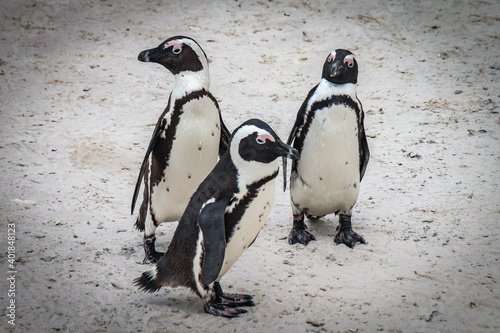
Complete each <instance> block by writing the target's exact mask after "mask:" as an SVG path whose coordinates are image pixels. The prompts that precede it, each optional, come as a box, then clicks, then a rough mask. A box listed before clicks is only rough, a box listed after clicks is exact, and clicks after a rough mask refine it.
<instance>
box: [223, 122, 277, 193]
mask: <svg viewBox="0 0 500 333" xmlns="http://www.w3.org/2000/svg"><path fill="white" fill-rule="evenodd" d="M255 132H256V133H257V135H258V136H267V135H269V136H272V135H271V134H270V133H269V132H268V131H266V130H264V129H262V128H259V127H257V126H254V125H246V126H243V127H241V128H240V129H239V130H238V131H237V132H236V133H235V134H234V136H233V138H232V140H231V146H230V147H229V149H230V152H231V159H232V161H233V163H234V165H235V166H236V168H237V169H238V170H239V175H238V185H239V186H240V188H241V186H243V185H248V184H251V183H253V182H255V181H257V180H259V179H262V178H264V177H266V176H269V175H271V174H272V173H273V172H275V171H276V170H277V169H278V167H279V164H278V162H277V161H278V159H276V161H274V163H261V162H257V161H246V160H244V159H243V158H242V157H241V156H240V153H239V146H240V142H241V140H242V139H244V138H246V137H247V136H249V135H252V134H253V133H255ZM273 139H274V138H273Z"/></svg>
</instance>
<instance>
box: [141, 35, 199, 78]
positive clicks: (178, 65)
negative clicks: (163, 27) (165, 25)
mask: <svg viewBox="0 0 500 333" xmlns="http://www.w3.org/2000/svg"><path fill="white" fill-rule="evenodd" d="M138 60H139V61H143V62H156V63H158V64H160V65H163V66H164V67H165V68H167V69H168V70H169V71H171V72H172V74H174V75H176V74H179V73H181V72H184V71H191V72H197V71H201V70H203V69H205V68H208V61H207V55H206V54H205V52H204V51H203V49H202V48H201V47H200V45H199V44H198V43H197V42H196V41H195V40H194V39H192V38H189V37H184V36H175V37H171V38H169V39H167V40H166V41H164V42H163V43H161V44H160V45H159V46H158V47H156V48H154V49H149V50H145V51H142V52H141V53H140V54H139V57H138Z"/></svg>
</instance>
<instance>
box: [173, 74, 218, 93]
mask: <svg viewBox="0 0 500 333" xmlns="http://www.w3.org/2000/svg"><path fill="white" fill-rule="evenodd" d="M209 88H210V75H209V72H208V69H202V70H200V71H196V72H192V71H184V72H180V73H179V74H177V75H175V85H174V89H173V91H172V95H173V96H175V97H176V98H181V97H183V96H186V95H187V94H189V93H192V92H193V91H198V90H202V89H205V90H207V91H208V89H209Z"/></svg>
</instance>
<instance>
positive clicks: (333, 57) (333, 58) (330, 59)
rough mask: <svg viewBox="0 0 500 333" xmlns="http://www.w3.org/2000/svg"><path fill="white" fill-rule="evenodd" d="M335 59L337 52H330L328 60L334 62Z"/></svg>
mask: <svg viewBox="0 0 500 333" xmlns="http://www.w3.org/2000/svg"><path fill="white" fill-rule="evenodd" d="M334 60H335V53H332V54H330V56H329V57H328V62H332V61H334Z"/></svg>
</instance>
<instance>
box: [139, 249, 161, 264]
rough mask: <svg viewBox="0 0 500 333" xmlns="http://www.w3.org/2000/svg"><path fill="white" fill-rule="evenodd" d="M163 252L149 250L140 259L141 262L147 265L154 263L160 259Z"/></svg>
mask: <svg viewBox="0 0 500 333" xmlns="http://www.w3.org/2000/svg"><path fill="white" fill-rule="evenodd" d="M164 255H165V253H163V252H156V251H154V252H151V253H148V254H147V255H146V257H144V260H143V261H142V263H143V264H145V265H149V264H156V263H157V262H158V261H160V259H161V257H163V256H164Z"/></svg>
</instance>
